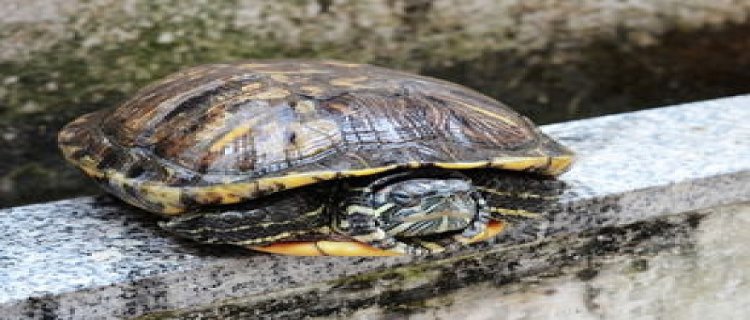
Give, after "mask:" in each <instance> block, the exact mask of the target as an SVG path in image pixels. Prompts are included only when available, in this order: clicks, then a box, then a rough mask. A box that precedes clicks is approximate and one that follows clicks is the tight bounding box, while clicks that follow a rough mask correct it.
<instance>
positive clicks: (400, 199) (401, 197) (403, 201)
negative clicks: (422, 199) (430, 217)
mask: <svg viewBox="0 0 750 320" xmlns="http://www.w3.org/2000/svg"><path fill="white" fill-rule="evenodd" d="M391 198H392V199H393V201H394V202H396V203H397V204H399V205H401V206H404V207H412V206H415V205H417V204H419V199H418V198H417V197H414V196H412V195H410V194H408V193H402V192H396V193H392V194H391Z"/></svg>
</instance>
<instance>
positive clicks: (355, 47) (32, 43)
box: [0, 0, 750, 207]
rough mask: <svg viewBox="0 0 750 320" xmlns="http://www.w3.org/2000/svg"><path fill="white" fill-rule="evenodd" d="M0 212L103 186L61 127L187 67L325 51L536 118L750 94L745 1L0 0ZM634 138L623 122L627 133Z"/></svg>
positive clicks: (561, 118)
mask: <svg viewBox="0 0 750 320" xmlns="http://www.w3.org/2000/svg"><path fill="white" fill-rule="evenodd" d="M0 8H1V9H0V11H1V12H2V14H0V155H2V158H0V159H1V161H0V207H6V206H13V205H18V204H24V203H32V202H41V201H46V200H53V199H58V198H64V197H70V196H76V195H84V194H93V193H96V192H97V190H96V189H95V188H94V187H93V184H91V183H89V182H88V181H86V180H85V179H84V178H83V177H82V175H80V174H79V173H78V172H77V171H75V170H74V169H73V168H72V167H70V166H67V165H66V164H65V163H64V162H63V160H62V158H61V157H60V156H59V153H58V151H57V147H56V143H55V140H56V138H55V135H56V132H57V130H58V129H59V128H60V127H61V126H62V125H64V124H65V123H66V122H68V121H70V120H71V119H72V118H74V117H76V116H78V115H81V114H83V113H86V112H89V111H92V110H96V109H100V108H105V107H110V106H113V105H116V104H117V103H119V102H121V101H123V100H124V99H125V98H126V97H128V95H130V94H132V93H133V92H134V91H135V90H137V89H138V88H139V87H141V86H143V85H145V84H146V83H148V82H150V81H152V80H155V79H158V78H160V77H163V76H165V75H167V74H169V73H172V72H174V71H176V70H178V69H180V68H182V67H187V66H193V65H197V64H203V63H208V62H219V61H232V60H239V59H256V58H291V57H307V58H315V57H325V58H334V59H341V60H347V61H354V62H365V63H372V64H376V65H381V66H387V67H392V68H398V69H404V70H409V71H413V72H417V73H421V74H425V75H430V76H435V77H440V78H444V79H447V80H450V81H454V82H458V83H461V84H464V85H466V86H469V87H472V88H474V89H476V90H479V91H481V92H483V93H485V94H487V95H490V96H492V97H495V98H498V99H499V100H501V101H504V102H506V103H507V104H509V105H511V106H512V107H514V108H515V109H517V110H518V111H520V112H522V113H524V114H526V115H528V116H529V117H531V118H532V119H533V120H535V121H536V122H537V123H539V124H544V123H550V122H559V121H564V120H569V119H576V118H583V117H590V116H596V115H601V114H607V113H615V112H623V111H629V110H635V109H643V108H648V107H656V106H661V105H667V104H673V103H677V102H684V101H692V100H701V99H708V98H713V97H719V96H726V95H733V94H740V93H747V92H750V72H748V70H750V21H749V20H748V14H750V1H747V0H650V1H649V0H631V1H625V0H623V1H614V0H612V1H606V0H581V1H568V0H530V1H529V0H526V1H520V0H516V1H512V0H497V1H493V0H432V1H431V0H370V1H343V0H317V1H312V0H311V1H304V0H295V1H262V0H231V1H209V0H204V1H200V0H193V1H169V0H163V1H162V0H156V1H145V0H127V1H120V0H90V1H84V0H0ZM624 134H626V133H624Z"/></svg>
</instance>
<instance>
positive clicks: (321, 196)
mask: <svg viewBox="0 0 750 320" xmlns="http://www.w3.org/2000/svg"><path fill="white" fill-rule="evenodd" d="M58 143H59V147H60V149H61V151H62V154H63V155H64V157H65V158H66V159H67V160H68V161H69V162H71V163H72V164H74V165H75V166H77V167H78V168H79V169H80V170H81V171H83V173H85V175H87V176H89V177H91V178H93V180H95V181H96V182H97V183H98V184H99V185H100V186H101V187H102V188H103V189H105V190H106V191H107V192H109V193H111V194H113V195H115V196H116V197H118V198H120V199H122V200H123V201H125V202H127V203H129V204H131V205H134V206H136V207H138V208H140V209H143V210H146V211H150V212H153V213H156V214H158V215H160V216H162V217H164V220H163V221H161V222H160V223H159V224H160V226H161V227H162V228H164V229H166V230H168V231H170V232H173V233H175V234H176V235H178V236H182V237H187V238H189V239H193V240H195V241H198V242H201V243H207V244H233V245H239V246H243V247H246V248H250V249H253V250H257V251H264V252H271V253H279V254H288V255H312V256H316V255H332V256H391V255H424V254H430V253H438V252H443V251H445V250H447V249H451V248H457V247H460V246H464V245H468V244H473V243H478V242H484V241H488V240H490V239H493V238H495V236H496V235H497V234H499V233H501V232H502V231H503V230H505V229H506V225H507V223H506V221H507V217H508V216H514V215H524V214H525V213H528V214H529V215H531V214H533V213H530V212H527V211H524V210H520V209H511V208H508V207H507V206H505V207H504V203H508V201H505V202H503V201H495V200H492V199H495V197H496V196H503V195H506V196H507V195H511V192H509V191H508V190H502V186H503V182H502V181H503V179H504V177H507V176H509V175H513V174H521V175H533V176H538V177H549V179H551V180H555V179H554V177H555V176H557V175H559V174H562V173H563V172H565V171H566V170H567V169H568V168H569V167H570V165H571V163H572V162H573V158H574V154H573V152H572V151H571V150H570V149H568V148H567V147H565V146H564V145H562V144H561V143H559V142H557V141H555V140H553V139H552V138H550V137H549V136H547V135H546V134H544V133H542V132H541V131H540V130H539V129H538V128H537V127H536V126H535V125H534V124H533V123H532V122H531V121H530V120H529V119H528V118H526V117H524V116H522V115H520V114H518V113H517V112H515V111H513V110H512V109H510V108H509V107H507V106H506V105H504V104H503V103H501V102H499V101H497V100H495V99H493V98H490V97H488V96H485V95H483V94H481V93H478V92H476V91H474V90H472V89H469V88H467V87H464V86H461V85H458V84H454V83H451V82H448V81H444V80H439V79H436V78H431V77H426V76H420V75H416V74H412V73H409V72H404V71H397V70H392V69H388V68H383V67H377V66H373V65H368V64H357V63H348V62H342V61H335V60H255V61H241V62H232V63H215V64H208V65H201V66H196V67H191V68H187V69H183V70H181V71H178V72H176V73H174V74H172V75H169V76H167V77H165V78H163V79H161V80H159V81H156V82H154V83H152V84H150V85H148V86H146V87H144V88H142V89H141V90H140V91H138V92H137V93H136V94H135V95H134V96H133V97H131V98H130V99H128V100H126V101H125V102H123V103H121V104H120V105H118V106H116V107H114V108H108V109H102V110H99V111H95V112H92V113H89V114H86V115H83V116H81V117H79V118H77V119H76V120H74V121H72V122H70V123H69V124H67V125H66V126H65V127H64V128H63V129H62V130H61V131H60V132H59V135H58ZM514 172H515V173H514Z"/></svg>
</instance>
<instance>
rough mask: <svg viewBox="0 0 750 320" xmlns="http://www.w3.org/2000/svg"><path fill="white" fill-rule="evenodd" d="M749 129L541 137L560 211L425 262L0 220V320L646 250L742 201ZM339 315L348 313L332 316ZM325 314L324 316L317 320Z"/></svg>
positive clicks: (700, 115)
mask: <svg viewBox="0 0 750 320" xmlns="http://www.w3.org/2000/svg"><path fill="white" fill-rule="evenodd" d="M748 118H750V97H748V96H744V97H743V96H740V97H734V98H726V99H720V100H714V101H706V102H700V103H693V104H687V105H681V106H675V107H669V108H661V109H655V110H650V111H642V112H636V113H630V114H622V115H614V116H607V117H601V118H595V119H588V120H579V121H574V122H568V123H561V124H555V125H550V126H545V127H543V130H544V131H546V132H547V133H549V134H551V135H552V136H554V137H556V138H558V139H560V140H561V141H562V142H563V143H565V144H567V145H568V146H570V147H571V148H572V149H574V150H575V151H576V152H577V153H578V155H579V159H578V162H577V163H576V165H575V166H574V167H573V169H572V171H570V172H569V173H567V174H566V175H564V176H563V177H562V178H561V179H562V180H563V181H564V182H565V183H566V184H567V185H568V189H567V190H566V191H565V192H564V194H563V195H562V198H561V199H560V206H559V208H556V209H554V210H552V211H550V212H549V213H548V214H547V215H545V216H544V217H543V218H542V219H539V220H536V221H535V222H534V223H533V224H531V223H527V224H521V225H519V226H518V227H517V228H513V229H512V230H511V231H510V232H508V233H507V234H506V235H505V236H503V237H501V238H500V239H498V241H497V242H498V243H496V244H482V245H477V246H475V247H472V248H465V249H463V250H461V251H458V252H453V253H449V254H444V255H440V256H433V257H427V258H409V257H403V258H330V259H326V258H304V257H303V258H300V257H284V256H273V255H264V254H255V253H249V252H245V251H242V250H237V249H235V248H230V247H213V246H200V245H195V244H191V243H189V242H187V241H183V240H180V239H177V238H174V237H172V236H171V235H169V234H167V233H165V232H163V231H161V230H159V229H158V227H157V226H156V219H155V218H153V217H152V216H150V215H147V214H146V213H142V212H139V211H135V210H131V209H128V208H127V207H125V206H124V205H121V204H120V203H119V202H116V201H113V200H111V199H108V198H76V199H71V200H64V201H59V202H51V203H47V204H39V205H31V206H25V207H16V208H10V209H4V210H0V225H2V226H3V228H2V229H0V284H2V286H3V288H2V289H3V290H2V291H0V319H17V318H20V317H31V318H45V317H46V318H54V317H58V318H62V319H69V318H76V319H86V318H102V317H112V316H117V317H133V316H141V315H146V314H152V315H154V317H156V316H157V315H159V316H163V317H167V316H168V314H164V313H155V312H163V311H165V310H180V309H185V308H188V307H189V308H199V307H201V306H207V305H210V304H216V303H218V305H219V306H224V305H225V303H224V302H226V301H231V299H250V298H252V297H256V298H257V297H258V295H259V294H262V295H263V296H267V297H272V298H274V299H273V301H270V302H269V303H270V305H268V306H267V308H270V309H268V310H271V311H273V310H281V309H284V308H287V311H288V310H289V309H288V308H290V307H291V306H293V305H294V303H293V302H294V301H292V300H294V299H301V298H299V297H300V296H299V295H296V293H300V294H303V293H304V292H308V291H305V290H313V291H314V292H317V293H316V295H315V296H327V294H328V293H329V292H343V291H346V290H350V289H352V288H357V287H358V286H359V287H363V286H364V287H369V286H373V285H374V284H379V283H384V284H387V283H388V282H389V281H393V279H398V278H399V277H401V278H403V277H406V278H410V277H416V278H415V279H417V280H418V281H419V282H422V283H425V284H427V283H437V282H439V281H442V280H440V279H443V278H445V275H446V274H450V275H452V276H451V277H448V278H445V279H448V280H445V281H448V284H446V287H450V288H460V287H462V286H465V285H468V284H470V283H472V282H475V281H477V279H484V280H491V281H494V282H496V283H498V284H502V283H505V282H512V280H513V279H517V278H519V277H525V276H528V275H530V274H534V273H535V272H539V271H541V270H542V269H544V268H545V267H544V266H545V265H546V266H548V267H549V266H556V265H558V264H560V263H562V262H563V261H564V260H565V259H574V260H575V259H580V257H581V256H585V255H582V253H581V252H583V251H576V250H578V249H575V250H573V249H572V248H579V247H577V246H576V245H572V244H571V246H570V248H571V251H570V252H568V253H569V254H566V253H565V252H564V251H563V252H561V251H560V250H567V249H566V248H567V247H565V246H564V247H562V248H561V247H554V246H552V247H547V249H538V250H537V249H534V248H536V245H535V243H537V240H541V241H542V242H550V241H551V240H552V239H557V238H558V237H568V236H572V235H573V234H577V233H587V232H588V233H589V234H592V232H593V234H596V232H599V231H596V230H605V231H606V230H610V231H609V232H610V233H614V234H617V233H618V232H620V233H621V232H625V231H627V230H631V231H628V232H632V234H642V235H643V234H644V233H643V232H644V231H645V232H646V233H645V235H646V236H644V237H645V238H648V237H649V236H648V235H649V234H651V233H649V232H648V231H649V230H654V231H658V230H660V229H669V230H672V229H674V230H683V231H684V232H683V231H680V232H682V233H680V234H683V233H685V232H687V233H688V234H689V227H690V226H692V225H696V224H699V221H700V220H701V219H703V218H702V217H701V216H700V215H697V216H696V215H694V214H683V213H685V212H689V211H693V210H697V209H702V208H709V207H716V206H720V205H725V204H731V203H739V202H744V201H748V200H750V183H748V182H749V181H750V147H748V143H749V142H748V141H750V127H749V126H748V125H747V123H745V122H744V121H743V120H744V119H748ZM675 214H677V215H678V216H677V217H676V218H669V217H668V216H673V215H675ZM664 219H666V220H664ZM670 219H677V220H670ZM660 221H661V222H660ZM670 221H672V222H670ZM675 221H676V222H675ZM639 223H640V225H638V224H639ZM654 223H655V224H654ZM659 223H662V224H659ZM664 223H666V224H664ZM633 224H635V225H633ZM649 226H651V227H649ZM653 226H656V227H653ZM660 226H666V227H665V228H662V227H660ZM671 226H674V228H672V227H671ZM602 228H605V229H602ZM606 228H609V229H606ZM627 228H630V229H627ZM686 228H687V229H686ZM623 230H625V231H623ZM685 230H687V231H685ZM639 232H640V233H639ZM594 238H595V239H598V238H597V237H594ZM625 238H626V239H630V240H632V239H633V237H630V238H628V237H625ZM635 238H636V240H637V238H638V237H635ZM642 238H643V237H642ZM630 240H628V241H630ZM571 241H573V242H576V240H571ZM576 243H577V242H576ZM664 245H665V247H669V246H672V245H681V244H670V243H664ZM612 246H613V247H611V248H610V249H608V250H610V251H611V252H618V250H620V245H619V242H613V244H612ZM605 247H606V246H605ZM652 247H653V246H652ZM655 247H658V246H655ZM550 248H551V249H550ZM594 248H604V247H602V246H598V247H594ZM545 250H546V251H545ZM590 255H591V256H597V255H598V254H597V251H596V250H594V251H593V253H591V254H590ZM555 257H558V258H555ZM560 257H563V258H560ZM577 257H579V258H577ZM561 259H562V260H561ZM485 265H486V266H490V267H488V268H487V267H483V266H485ZM441 268H442V269H441ZM540 268H541V269H540ZM435 270H443V271H441V272H442V273H441V272H438V271H435ZM445 270H455V273H450V272H449V271H445ZM458 270H472V271H467V272H465V273H461V272H460V271H458ZM496 270H505V271H503V273H497V272H496ZM581 275H582V276H583V277H587V273H586V272H583V273H581ZM589 276H592V275H589ZM409 283H412V284H413V283H414V282H409ZM430 288H432V287H430V286H426V287H424V288H423V289H421V290H423V291H424V292H423V294H424V295H421V296H420V297H422V298H425V299H426V298H429V297H428V295H429V294H434V291H431V290H432V289H430ZM316 290H317V291H316ZM342 290H343V291H342ZM321 292H322V293H326V294H320V293H321ZM409 292H410V291H400V290H393V291H392V292H390V293H387V294H386V295H385V296H384V295H380V294H376V295H373V297H372V299H374V300H372V301H374V302H372V301H371V303H375V304H377V303H378V301H385V300H383V299H386V300H388V301H400V300H404V301H407V300H409V299H411V298H409V295H410V293H409ZM312 297H314V296H312ZM287 298H288V299H292V300H286V299H287ZM253 299H254V298H253ZM412 300H413V299H412ZM223 301H224V302H223ZM299 301H315V300H314V299H313V300H304V299H302V300H299ZM336 301H338V302H340V303H344V302H342V301H344V300H336ZM363 306H365V305H363ZM342 307H343V308H348V307H347V306H345V305H343V304H342V305H338V306H336V305H331V308H334V309H335V308H342ZM350 307H351V308H356V307H357V305H352V306H350ZM326 312H329V313H330V312H333V311H331V310H329V311H325V312H324V311H321V313H320V314H319V315H321V316H323V315H326Z"/></svg>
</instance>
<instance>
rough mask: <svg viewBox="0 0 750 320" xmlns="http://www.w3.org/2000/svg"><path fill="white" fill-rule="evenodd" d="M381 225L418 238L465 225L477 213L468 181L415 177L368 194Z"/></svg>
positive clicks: (385, 228)
mask: <svg viewBox="0 0 750 320" xmlns="http://www.w3.org/2000/svg"><path fill="white" fill-rule="evenodd" d="M369 198H370V206H371V207H372V209H373V211H374V212H376V213H377V214H378V221H379V223H380V227H381V228H382V229H383V230H384V231H385V232H386V233H388V234H389V235H392V236H399V237H416V236H426V235H432V234H438V233H443V232H448V231H458V230H462V229H464V228H466V227H467V226H468V225H469V223H471V220H472V219H474V216H475V215H476V213H477V209H478V208H477V203H476V199H475V196H474V195H473V188H472V185H471V183H470V182H469V181H466V180H463V179H455V178H454V179H435V178H416V179H407V180H403V181H397V182H394V183H392V184H389V185H387V186H384V187H382V188H380V189H379V190H372V191H371V193H370V194H369Z"/></svg>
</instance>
